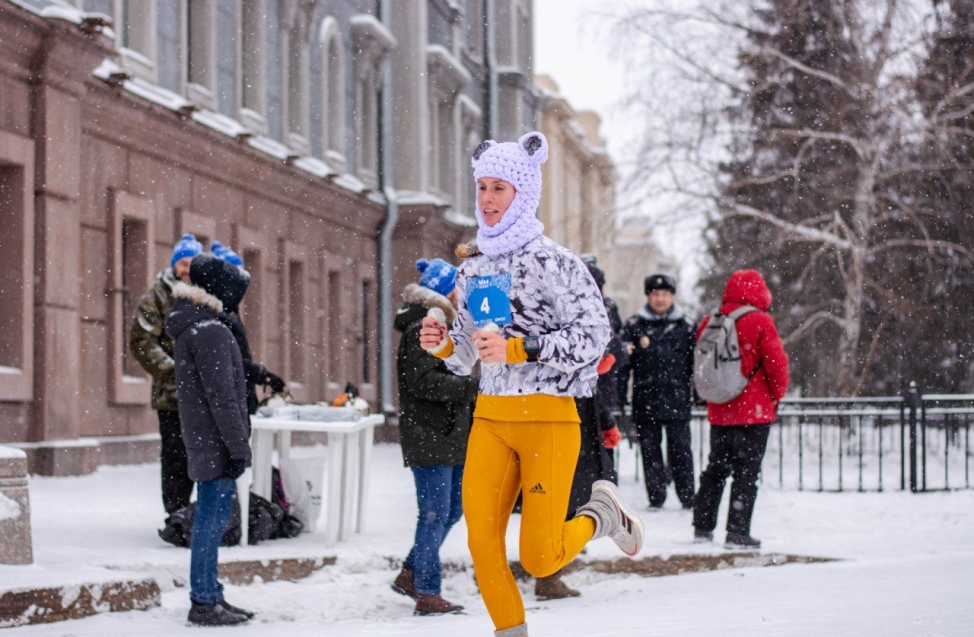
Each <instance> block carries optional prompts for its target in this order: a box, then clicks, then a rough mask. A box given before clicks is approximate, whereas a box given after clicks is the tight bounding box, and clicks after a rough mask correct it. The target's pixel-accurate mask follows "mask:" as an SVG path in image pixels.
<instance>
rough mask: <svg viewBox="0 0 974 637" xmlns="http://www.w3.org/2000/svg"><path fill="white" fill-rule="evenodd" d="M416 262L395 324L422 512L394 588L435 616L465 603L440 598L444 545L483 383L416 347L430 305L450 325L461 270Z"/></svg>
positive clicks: (402, 412) (409, 462) (404, 420)
mask: <svg viewBox="0 0 974 637" xmlns="http://www.w3.org/2000/svg"><path fill="white" fill-rule="evenodd" d="M416 268H417V269H418V270H419V271H420V272H422V273H423V276H422V278H421V279H420V283H419V285H417V284H415V283H411V284H409V285H407V286H406V288H405V290H403V294H402V297H403V301H404V305H403V307H402V309H400V310H399V313H398V314H397V315H396V319H395V324H394V325H395V328H396V329H397V330H398V331H399V332H401V333H402V338H401V340H400V341H399V353H398V355H397V358H396V363H397V367H398V379H399V436H400V444H401V446H402V456H403V461H404V463H405V465H406V466H407V467H409V468H410V469H411V470H412V473H413V479H414V480H415V483H416V499H417V505H418V509H419V517H418V520H417V523H416V536H415V542H414V544H413V547H412V550H410V552H409V556H408V557H407V558H406V560H405V563H404V564H403V568H402V571H401V572H400V573H399V576H398V577H397V578H396V580H395V583H393V585H392V588H393V590H395V591H396V592H398V593H401V594H403V595H407V596H409V597H412V598H413V599H415V600H416V610H415V612H416V614H417V615H438V614H443V613H456V612H459V611H461V610H462V609H463V607H462V606H457V605H456V604H452V603H450V602H448V601H447V600H445V599H443V598H442V597H441V596H440V590H441V589H440V584H441V583H440V556H439V550H440V545H441V544H442V543H443V540H444V539H445V538H446V535H447V533H449V531H450V528H451V527H453V525H454V524H456V523H457V521H459V519H460V517H461V516H462V515H463V507H462V501H461V495H460V494H461V488H462V481H463V464H464V460H465V459H466V454H467V438H468V437H469V435H470V425H471V423H472V420H473V405H474V401H475V400H476V398H477V391H478V387H479V381H478V379H477V378H474V377H470V376H456V375H454V374H453V373H452V372H451V371H449V370H448V369H447V368H446V363H444V362H443V361H442V360H440V359H438V358H436V357H435V356H433V355H431V354H430V353H429V352H427V351H426V350H424V349H422V348H421V347H420V346H419V331H420V329H421V328H422V323H423V317H425V316H426V314H427V312H428V311H429V310H430V308H433V307H435V308H439V309H440V310H442V311H443V313H444V315H445V317H446V323H447V325H449V324H451V323H452V322H453V319H454V317H455V316H456V309H455V305H454V303H455V302H456V287H455V283H454V281H455V277H456V268H454V267H453V266H452V265H450V264H449V263H447V262H446V261H443V260H442V259H433V260H431V261H427V260H426V259H420V260H419V261H418V262H417V263H416Z"/></svg>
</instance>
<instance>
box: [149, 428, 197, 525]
mask: <svg viewBox="0 0 974 637" xmlns="http://www.w3.org/2000/svg"><path fill="white" fill-rule="evenodd" d="M157 413H158V414H159V435H160V436H161V437H162V453H161V454H160V456H159V461H160V464H161V465H162V504H163V506H164V507H166V513H167V514H171V513H173V512H174V511H177V510H179V509H181V508H183V507H184V506H186V505H187V504H189V498H190V496H191V495H192V493H193V481H192V480H190V478H189V471H188V469H187V468H186V445H185V444H184V443H183V431H182V429H181V428H180V425H179V412H178V411H159V412H157Z"/></svg>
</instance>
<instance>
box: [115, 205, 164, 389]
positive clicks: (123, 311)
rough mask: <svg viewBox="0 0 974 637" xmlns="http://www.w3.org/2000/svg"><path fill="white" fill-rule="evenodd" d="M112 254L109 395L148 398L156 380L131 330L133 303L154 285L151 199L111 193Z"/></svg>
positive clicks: (133, 311)
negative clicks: (134, 351) (138, 355)
mask: <svg viewBox="0 0 974 637" xmlns="http://www.w3.org/2000/svg"><path fill="white" fill-rule="evenodd" d="M111 207H112V210H111V220H112V226H111V238H110V242H111V243H110V248H109V254H110V258H111V266H110V271H109V286H108V292H109V295H108V303H109V307H110V311H109V314H108V315H109V317H110V322H111V325H110V326H109V346H108V351H109V357H110V359H109V365H108V374H109V378H108V387H109V401H110V402H111V403H112V404H115V405H147V404H149V398H150V392H151V388H152V385H151V383H150V381H149V378H148V376H146V374H145V372H143V371H142V368H141V367H140V366H139V364H138V362H136V361H135V359H134V358H133V357H132V356H131V355H130V353H129V351H128V347H127V339H126V336H127V330H128V327H129V324H130V322H131V319H132V316H134V314H135V305H136V303H138V300H139V298H140V297H141V296H142V293H143V292H145V290H147V289H149V287H150V286H151V285H152V275H153V271H152V266H153V263H154V255H153V253H152V249H153V248H152V246H153V232H152V230H153V228H152V226H153V216H154V210H153V206H152V202H151V201H150V200H148V199H144V198H142V197H138V196H136V195H132V194H130V193H127V192H121V191H118V192H114V193H113V194H112V198H111Z"/></svg>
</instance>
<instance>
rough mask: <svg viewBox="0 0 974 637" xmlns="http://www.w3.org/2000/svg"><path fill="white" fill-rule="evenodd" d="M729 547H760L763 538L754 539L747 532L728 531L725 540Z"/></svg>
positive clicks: (726, 546)
mask: <svg viewBox="0 0 974 637" xmlns="http://www.w3.org/2000/svg"><path fill="white" fill-rule="evenodd" d="M724 548H727V549H759V548H761V540H757V539H754V538H753V537H751V536H750V535H748V534H747V533H728V534H727V539H726V541H725V542H724Z"/></svg>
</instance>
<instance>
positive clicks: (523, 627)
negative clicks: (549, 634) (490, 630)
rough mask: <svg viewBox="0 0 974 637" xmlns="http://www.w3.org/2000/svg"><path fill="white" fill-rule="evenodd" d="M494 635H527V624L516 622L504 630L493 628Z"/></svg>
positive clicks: (504, 636) (510, 636)
mask: <svg viewBox="0 0 974 637" xmlns="http://www.w3.org/2000/svg"><path fill="white" fill-rule="evenodd" d="M494 637H528V625H527V624H518V625H517V626H511V627H510V628H505V629H504V630H495V631H494Z"/></svg>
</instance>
